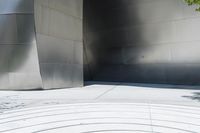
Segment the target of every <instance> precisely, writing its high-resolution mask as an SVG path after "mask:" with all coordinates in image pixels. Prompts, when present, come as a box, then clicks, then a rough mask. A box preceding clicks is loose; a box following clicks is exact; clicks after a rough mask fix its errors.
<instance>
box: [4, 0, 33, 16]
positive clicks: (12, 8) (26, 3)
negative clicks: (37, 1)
mask: <svg viewBox="0 0 200 133" xmlns="http://www.w3.org/2000/svg"><path fill="white" fill-rule="evenodd" d="M12 13H33V0H0V14H12Z"/></svg>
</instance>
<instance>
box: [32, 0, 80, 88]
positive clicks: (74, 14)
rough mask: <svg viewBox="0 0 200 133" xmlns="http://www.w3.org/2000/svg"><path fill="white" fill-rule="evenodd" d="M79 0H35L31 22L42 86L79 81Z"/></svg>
mask: <svg viewBox="0 0 200 133" xmlns="http://www.w3.org/2000/svg"><path fill="white" fill-rule="evenodd" d="M82 10H83V5H82V0H35V24H36V36H37V45H38V54H39V62H40V70H41V76H42V80H43V85H44V88H45V89H51V88H65V87H76V86H82V85H83V43H82Z"/></svg>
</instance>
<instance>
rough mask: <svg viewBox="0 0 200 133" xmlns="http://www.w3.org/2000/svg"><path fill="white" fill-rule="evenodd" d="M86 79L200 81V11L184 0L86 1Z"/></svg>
mask: <svg viewBox="0 0 200 133" xmlns="http://www.w3.org/2000/svg"><path fill="white" fill-rule="evenodd" d="M84 18H85V20H84V34H85V35H84V45H85V46H84V47H85V49H84V50H85V52H84V53H85V58H84V64H85V73H86V74H85V79H86V80H98V81H121V82H138V83H164V84H187V85H188V84H190V85H199V84H200V82H198V80H199V79H200V72H199V69H200V52H199V49H200V45H199V43H200V41H199V34H200V31H199V28H200V25H199V22H200V15H199V13H196V12H194V11H192V9H191V8H190V7H188V6H187V5H185V3H184V2H183V1H180V0H115V1H112V0H85V1H84Z"/></svg>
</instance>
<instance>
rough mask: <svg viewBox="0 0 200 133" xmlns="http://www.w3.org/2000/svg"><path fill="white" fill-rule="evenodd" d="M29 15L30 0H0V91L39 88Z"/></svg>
mask: <svg viewBox="0 0 200 133" xmlns="http://www.w3.org/2000/svg"><path fill="white" fill-rule="evenodd" d="M18 13H22V14H18ZM24 13H26V14H24ZM32 13H33V1H32V0H28V1H27V0H0V89H4V90H7V89H10V90H28V89H39V88H42V80H41V76H40V70H39V61H38V54H37V47H36V38H35V31H34V16H33V14H32Z"/></svg>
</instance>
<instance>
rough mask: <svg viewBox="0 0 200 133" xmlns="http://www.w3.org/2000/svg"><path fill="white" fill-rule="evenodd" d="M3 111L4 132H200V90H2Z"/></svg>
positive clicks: (1, 124)
mask: <svg viewBox="0 0 200 133" xmlns="http://www.w3.org/2000/svg"><path fill="white" fill-rule="evenodd" d="M153 86H154V87H153ZM0 110H1V113H0V133H1V132H2V133H199V132H200V124H199V123H200V90H198V87H184V86H179V87H176V88H174V87H172V86H165V88H161V87H158V86H155V85H151V86H149V87H145V85H139V84H119V83H115V84H112V83H111V84H103V83H95V84H90V85H86V86H85V87H81V88H72V89H61V90H46V91H1V92H0Z"/></svg>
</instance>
